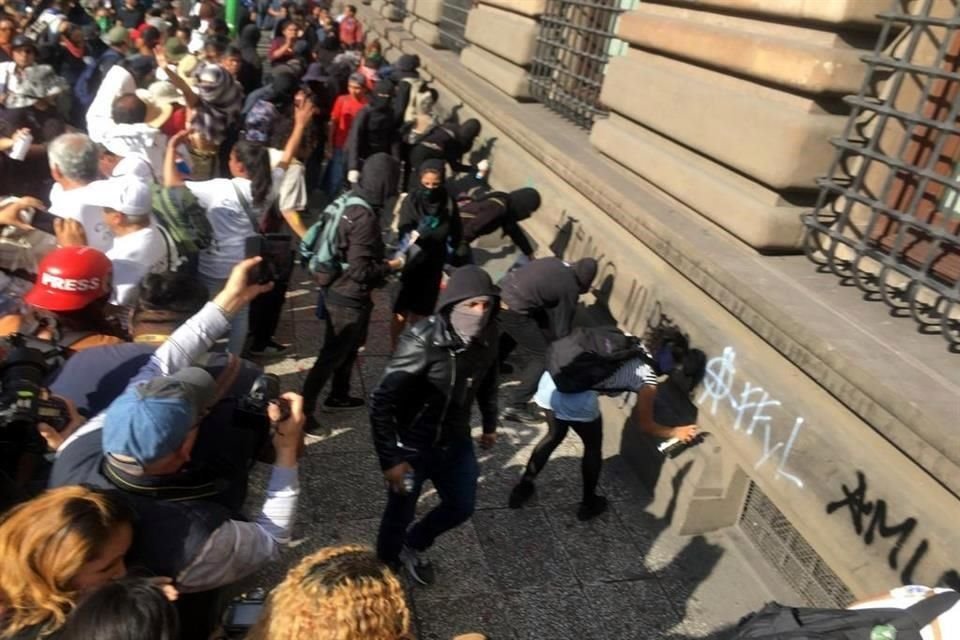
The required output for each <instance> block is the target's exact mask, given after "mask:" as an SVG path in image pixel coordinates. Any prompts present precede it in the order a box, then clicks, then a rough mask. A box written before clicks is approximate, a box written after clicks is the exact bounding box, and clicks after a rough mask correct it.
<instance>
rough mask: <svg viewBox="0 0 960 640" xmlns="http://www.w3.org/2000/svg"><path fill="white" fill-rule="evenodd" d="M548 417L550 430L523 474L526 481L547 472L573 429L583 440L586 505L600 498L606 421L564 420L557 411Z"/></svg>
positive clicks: (547, 413)
mask: <svg viewBox="0 0 960 640" xmlns="http://www.w3.org/2000/svg"><path fill="white" fill-rule="evenodd" d="M546 415H547V425H548V426H549V430H548V431H547V434H546V435H545V436H543V438H542V439H541V440H540V442H538V443H537V446H536V447H534V449H533V453H532V454H531V455H530V461H529V462H528V463H527V468H526V470H525V471H524V472H523V478H524V480H533V479H534V478H536V477H537V475H539V474H540V472H541V471H543V468H544V467H545V466H546V464H547V461H548V460H549V459H550V456H551V455H552V454H553V452H554V450H555V449H556V448H557V447H558V446H560V443H561V442H563V439H564V438H566V437H567V433H568V431H569V430H570V429H573V430H574V432H576V434H577V435H578V436H580V439H581V440H583V462H582V463H581V465H580V470H581V472H582V473H583V501H584V502H589V501H590V500H591V499H592V498H593V497H594V496H596V493H597V482H598V481H599V480H600V467H601V466H602V465H603V449H602V447H603V421H602V420H601V419H600V418H597V419H596V420H594V421H593V422H574V421H572V420H560V419H559V418H557V417H556V416H555V415H554V414H553V411H547V412H546Z"/></svg>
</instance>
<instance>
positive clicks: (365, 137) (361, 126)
mask: <svg viewBox="0 0 960 640" xmlns="http://www.w3.org/2000/svg"><path fill="white" fill-rule="evenodd" d="M395 90H396V85H394V83H393V81H391V80H381V81H380V82H378V83H377V85H376V87H374V89H373V91H372V92H371V94H370V98H369V101H368V102H367V106H365V107H364V108H363V109H361V110H360V112H359V113H358V114H357V117H356V118H354V120H353V124H352V125H351V127H350V135H349V136H348V138H347V180H349V181H350V183H354V182H356V181H357V179H358V178H359V177H360V167H362V166H363V161H364V160H366V159H367V158H369V157H370V156H372V155H373V154H375V153H389V154H390V155H392V156H394V157H396V156H397V153H398V152H399V151H398V150H397V149H396V146H397V143H398V142H399V135H398V129H399V126H400V123H399V122H397V120H396V117H395V114H394V110H393V95H394V91H395Z"/></svg>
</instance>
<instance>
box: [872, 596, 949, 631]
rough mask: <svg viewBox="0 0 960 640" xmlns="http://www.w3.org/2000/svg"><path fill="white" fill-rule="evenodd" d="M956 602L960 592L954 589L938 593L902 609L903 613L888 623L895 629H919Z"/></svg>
mask: <svg viewBox="0 0 960 640" xmlns="http://www.w3.org/2000/svg"><path fill="white" fill-rule="evenodd" d="M957 602H960V593H957V592H956V591H945V592H943V593H938V594H936V595H933V596H930V597H929V598H924V599H923V600H921V601H920V602H918V603H916V604H914V605H911V606H910V607H908V608H907V609H904V610H903V613H902V614H901V615H899V616H897V617H896V618H894V619H893V620H891V621H890V623H889V624H890V625H892V626H893V627H894V628H896V629H897V631H909V630H913V629H916V630H917V631H919V630H920V629H923V628H924V627H925V626H927V625H928V624H930V623H931V622H933V621H934V620H936V619H937V618H939V617H940V616H941V615H943V614H944V613H946V612H947V611H949V610H950V609H952V608H953V605H955V604H957Z"/></svg>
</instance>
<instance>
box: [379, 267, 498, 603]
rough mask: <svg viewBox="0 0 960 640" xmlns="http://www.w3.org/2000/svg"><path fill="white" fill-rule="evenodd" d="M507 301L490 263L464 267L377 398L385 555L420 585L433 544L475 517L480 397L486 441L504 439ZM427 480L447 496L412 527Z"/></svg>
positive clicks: (427, 579) (405, 338) (429, 577)
mask: <svg viewBox="0 0 960 640" xmlns="http://www.w3.org/2000/svg"><path fill="white" fill-rule="evenodd" d="M499 304H500V300H499V291H498V290H497V287H496V286H494V284H493V281H492V280H491V279H490V276H489V275H488V274H487V273H486V272H485V271H484V270H483V269H481V268H480V267H477V266H474V265H468V266H465V267H461V268H459V269H457V270H455V271H454V272H453V273H452V275H451V276H450V279H449V281H448V282H447V287H446V289H444V291H443V294H442V295H441V296H440V299H439V300H438V301H437V308H436V312H435V313H434V314H433V315H431V316H429V317H427V318H424V319H423V320H421V321H420V322H418V323H417V324H415V325H412V326H411V327H410V328H408V329H407V330H406V331H405V332H404V333H403V335H402V336H401V338H400V342H399V344H398V345H397V349H396V350H395V351H394V352H393V356H392V357H391V359H390V362H389V363H388V364H387V367H386V369H385V370H384V372H383V377H382V378H381V379H380V382H379V384H378V385H377V388H376V389H374V391H373V393H372V394H371V396H370V423H371V426H372V431H373V443H374V447H375V449H376V451H377V456H378V458H379V460H380V467H381V469H382V470H383V475H384V477H385V478H386V481H387V485H388V491H387V506H386V509H385V510H384V513H383V518H382V520H381V522H380V531H379V534H378V536H377V555H378V556H379V557H380V559H381V560H382V561H383V562H386V563H387V564H390V565H391V566H394V567H396V566H397V565H398V564H401V565H402V566H403V568H405V569H406V570H407V571H408V572H409V573H410V575H411V577H413V579H414V580H416V581H417V582H419V583H420V584H424V585H428V584H431V583H432V582H433V581H434V569H433V566H432V564H431V563H430V562H429V560H427V558H426V557H425V555H424V554H425V552H426V551H427V549H429V548H430V547H431V546H432V545H433V543H434V541H435V540H436V539H437V537H438V536H440V535H441V534H443V533H445V532H447V531H449V530H450V529H453V528H454V527H457V526H459V525H460V524H462V523H463V522H466V521H467V520H468V519H469V518H470V516H471V515H472V514H473V510H474V507H475V504H476V491H477V478H478V476H479V466H478V463H477V457H476V454H475V452H474V448H473V441H472V440H471V437H470V423H471V408H472V405H473V403H474V402H476V403H477V406H478V408H479V410H480V415H481V419H482V424H483V435H482V436H481V438H480V444H481V446H482V447H483V448H489V447H491V446H493V445H494V444H495V443H496V439H497V433H496V429H497V336H496V334H497V330H496V321H495V317H496V314H497V312H498V309H499ZM427 480H430V481H432V482H433V485H434V487H435V488H436V490H437V494H438V495H439V496H440V504H439V505H438V506H437V507H435V508H434V509H433V510H432V511H430V513H428V514H427V515H426V516H424V517H423V519H421V520H420V521H419V522H417V523H416V524H414V525H413V527H410V524H411V523H412V522H413V520H414V517H415V515H416V508H417V499H418V498H419V497H420V492H421V490H422V489H423V484H424V482H426V481H427Z"/></svg>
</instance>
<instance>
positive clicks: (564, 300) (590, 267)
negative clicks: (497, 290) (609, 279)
mask: <svg viewBox="0 0 960 640" xmlns="http://www.w3.org/2000/svg"><path fill="white" fill-rule="evenodd" d="M596 276H597V261H596V260H594V259H593V258H582V259H580V260H578V261H576V262H575V263H573V264H569V263H567V262H564V261H563V260H561V259H560V258H554V257H549V258H539V259H537V260H533V261H531V262H529V263H528V264H526V265H524V266H522V267H520V268H519V269H515V270H514V271H511V272H509V273H508V274H507V275H506V276H504V278H503V280H502V281H501V283H500V287H501V289H502V291H503V310H502V312H501V313H500V316H499V320H498V322H499V326H500V334H501V335H500V356H501V360H505V359H506V358H507V357H508V356H509V355H510V353H511V351H512V350H513V349H514V348H515V347H516V348H517V349H518V350H519V351H520V352H521V353H522V355H523V356H524V358H523V359H522V361H523V366H522V368H521V369H520V371H519V372H518V374H517V377H518V378H519V384H517V385H516V386H514V387H511V389H510V392H509V394H508V397H507V402H506V407H505V408H504V410H503V413H502V417H503V419H505V420H512V421H514V422H523V423H528V424H537V423H540V422H542V421H543V419H542V417H541V416H540V414H539V411H537V410H536V409H533V408H531V407H528V406H527V403H528V402H529V400H530V398H531V397H533V394H534V392H536V390H537V384H538V383H539V381H540V376H541V374H542V373H543V371H544V368H545V361H546V354H547V347H548V346H549V345H550V343H551V342H553V341H554V340H557V339H558V338H563V337H564V336H566V335H568V334H569V333H570V331H571V330H572V329H573V316H574V312H575V311H576V309H577V303H578V301H579V299H580V296H581V295H583V294H585V293H587V292H588V291H589V290H590V287H591V285H592V284H593V280H594V278H596Z"/></svg>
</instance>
